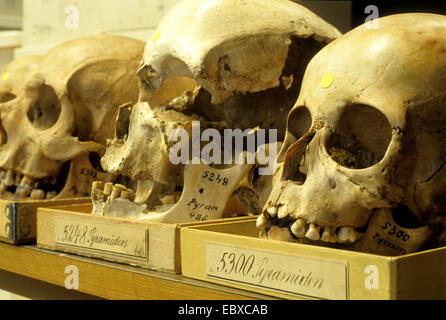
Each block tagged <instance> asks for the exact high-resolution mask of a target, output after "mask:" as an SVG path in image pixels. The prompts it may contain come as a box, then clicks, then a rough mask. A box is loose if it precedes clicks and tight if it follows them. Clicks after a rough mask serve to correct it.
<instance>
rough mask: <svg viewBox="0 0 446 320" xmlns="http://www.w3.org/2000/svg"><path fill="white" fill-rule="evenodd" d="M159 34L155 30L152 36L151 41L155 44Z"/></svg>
mask: <svg viewBox="0 0 446 320" xmlns="http://www.w3.org/2000/svg"><path fill="white" fill-rule="evenodd" d="M160 36H161V33H159V32H157V33H156V34H155V35H154V36H153V38H152V43H153V44H155V43H156V42H157V41H158V39H159V38H160Z"/></svg>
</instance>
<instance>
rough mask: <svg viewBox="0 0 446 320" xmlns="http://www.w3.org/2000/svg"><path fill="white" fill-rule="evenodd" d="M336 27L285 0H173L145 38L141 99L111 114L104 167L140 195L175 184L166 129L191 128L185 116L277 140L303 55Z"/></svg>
mask: <svg viewBox="0 0 446 320" xmlns="http://www.w3.org/2000/svg"><path fill="white" fill-rule="evenodd" d="M259 17H260V18H259ZM339 35H340V33H339V32H338V31H337V30H336V29H335V28H334V27H332V26H331V25H329V24H328V23H326V22H325V21H323V20H322V19H321V18H319V17H318V16H316V15H315V14H313V13H312V12H310V11H309V10H307V9H305V8H304V7H301V6H300V5H297V4H295V3H293V2H291V1H285V0H252V1H242V0H186V1H182V2H180V3H179V4H178V5H177V6H176V7H174V8H173V9H172V10H171V11H170V12H169V13H168V14H167V15H166V16H165V17H164V18H163V20H162V21H161V23H160V24H159V26H158V29H157V31H156V32H155V36H154V37H153V39H152V40H151V41H149V42H148V43H147V46H146V50H145V54H144V57H143V61H142V63H141V67H140V69H139V72H138V75H139V77H140V102H139V103H138V104H137V105H136V106H134V107H133V108H132V107H128V108H126V109H123V110H122V116H121V115H120V116H119V117H118V124H117V128H118V130H117V131H119V132H122V133H123V134H120V133H119V132H117V137H116V138H115V140H114V141H112V142H110V144H109V145H108V147H107V151H106V154H105V156H104V158H103V159H102V165H103V167H104V168H105V169H106V170H107V171H109V172H113V173H116V174H122V175H124V176H127V177H129V178H131V179H133V180H139V186H138V188H137V189H138V190H137V192H136V193H137V194H140V195H141V196H140V197H138V196H137V198H139V199H143V200H144V201H137V202H138V204H142V203H143V202H144V203H147V201H146V199H148V198H149V196H148V194H149V193H151V194H152V195H155V198H159V197H160V196H163V195H160V194H159V193H158V194H155V193H156V192H155V193H153V187H154V185H153V182H156V183H161V184H163V185H164V186H163V187H162V188H161V187H159V188H158V189H160V188H161V189H163V190H166V189H170V190H169V191H172V189H173V190H175V189H177V190H178V189H179V188H181V187H182V186H183V185H184V181H183V180H184V177H183V169H184V167H183V166H179V165H177V164H173V163H171V162H170V161H169V153H170V150H171V147H172V144H171V143H169V142H168V137H169V135H170V133H171V132H172V131H173V130H174V129H177V128H182V129H184V130H185V131H187V132H190V131H191V128H192V122H193V121H200V122H201V124H202V125H201V127H202V128H201V129H202V130H204V129H206V128H214V129H216V130H219V131H220V130H222V129H224V128H237V129H240V130H242V131H244V130H249V129H254V130H255V128H262V129H270V128H277V129H278V138H279V140H283V138H284V134H285V127H286V121H285V120H284V117H283V114H286V113H288V112H289V110H290V109H291V107H292V105H293V104H294V102H295V100H296V99H297V95H298V92H299V89H300V85H301V79H302V76H303V73H304V70H305V67H306V66H307V63H308V62H309V60H310V59H311V58H312V57H313V56H314V54H315V53H316V52H317V51H319V50H320V49H321V48H322V47H323V46H325V45H326V44H327V43H329V42H330V41H332V40H334V39H335V38H337V37H338V36H339ZM144 137H151V138H150V141H148V139H144ZM266 142H275V141H266ZM251 175H252V174H251ZM252 176H253V175H252ZM246 185H248V184H246ZM143 186H147V187H143ZM143 190H146V191H143ZM100 191H101V190H99V191H98V192H99V194H101V193H100ZM214 194H215V193H214ZM98 197H99V198H101V196H100V195H99V196H98ZM150 198H151V199H154V197H150ZM170 199H172V198H170ZM265 200H266V198H264V199H263V200H262V199H260V200H258V201H257V202H261V203H262V205H261V206H260V207H262V206H263V203H264V201H265ZM155 201H158V203H159V199H155ZM248 202H249V201H248ZM251 202H252V201H251ZM254 202H256V201H254Z"/></svg>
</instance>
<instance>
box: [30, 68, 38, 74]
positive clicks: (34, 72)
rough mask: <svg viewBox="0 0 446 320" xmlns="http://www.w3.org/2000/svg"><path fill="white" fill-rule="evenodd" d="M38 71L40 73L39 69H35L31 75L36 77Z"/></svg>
mask: <svg viewBox="0 0 446 320" xmlns="http://www.w3.org/2000/svg"><path fill="white" fill-rule="evenodd" d="M37 71H39V69H37V68H35V69H34V70H33V71H31V75H32V76H33V75H35V74H36V73H37Z"/></svg>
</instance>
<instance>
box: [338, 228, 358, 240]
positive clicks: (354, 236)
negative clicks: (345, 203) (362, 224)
mask: <svg viewBox="0 0 446 320" xmlns="http://www.w3.org/2000/svg"><path fill="white" fill-rule="evenodd" d="M361 237H362V234H361V233H359V232H356V231H355V229H354V228H352V227H342V228H340V229H339V230H338V242H339V243H354V242H356V241H358V240H359V239H360V238H361Z"/></svg>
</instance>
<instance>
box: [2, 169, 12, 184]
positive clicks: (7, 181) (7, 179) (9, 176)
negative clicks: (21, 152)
mask: <svg viewBox="0 0 446 320" xmlns="http://www.w3.org/2000/svg"><path fill="white" fill-rule="evenodd" d="M14 180H15V179H14V172H13V171H12V170H8V172H6V177H5V180H4V181H3V182H4V184H6V185H7V186H8V187H10V186H12V185H13V184H14Z"/></svg>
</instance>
